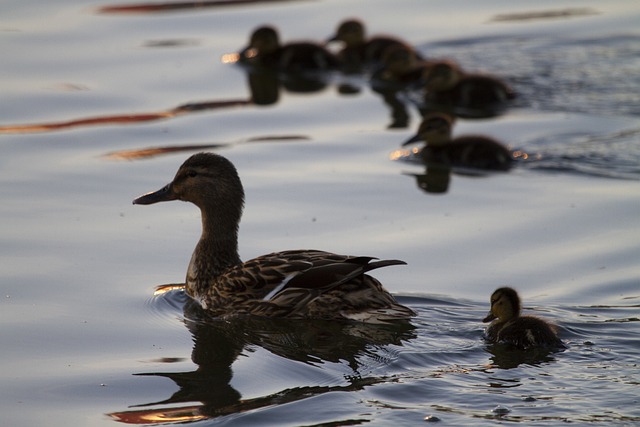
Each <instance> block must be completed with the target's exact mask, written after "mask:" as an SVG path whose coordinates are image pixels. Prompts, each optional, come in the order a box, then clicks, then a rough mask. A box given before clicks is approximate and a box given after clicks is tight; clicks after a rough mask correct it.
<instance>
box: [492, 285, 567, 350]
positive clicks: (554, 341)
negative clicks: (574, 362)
mask: <svg viewBox="0 0 640 427" xmlns="http://www.w3.org/2000/svg"><path fill="white" fill-rule="evenodd" d="M520 311H521V303H520V297H519V296H518V293H517V292H516V291H515V290H514V289H512V288H508V287H504V288H498V289H496V290H495V291H494V292H493V294H492V295H491V309H490V311H489V314H488V315H487V316H486V317H485V318H484V319H483V320H482V321H483V322H484V323H486V322H491V324H490V325H489V327H488V328H487V331H486V338H487V341H489V342H492V343H507V344H511V345H513V346H515V347H519V348H523V349H528V348H534V347H564V344H563V343H562V341H561V340H560V338H558V335H557V332H556V327H555V326H554V325H551V324H550V323H547V322H546V321H545V320H543V319H540V318H538V317H534V316H521V315H520Z"/></svg>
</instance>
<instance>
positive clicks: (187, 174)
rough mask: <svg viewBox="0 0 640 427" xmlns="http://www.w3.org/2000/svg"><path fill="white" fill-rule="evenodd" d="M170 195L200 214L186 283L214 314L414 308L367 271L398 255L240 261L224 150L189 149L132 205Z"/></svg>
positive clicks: (389, 314)
mask: <svg viewBox="0 0 640 427" xmlns="http://www.w3.org/2000/svg"><path fill="white" fill-rule="evenodd" d="M169 200H183V201H188V202H191V203H193V204H195V205H196V206H198V207H199V208H200V211H201V213H202V227H203V228H202V235H201V237H200V240H199V242H198V244H197V245H196V248H195V250H194V253H193V255H192V257H191V261H190V263H189V267H188V271H187V278H186V289H187V293H188V294H189V295H190V296H191V297H192V298H194V299H195V300H196V301H198V302H199V303H200V304H201V305H202V306H203V308H205V309H206V310H208V311H209V313H211V314H212V315H214V316H234V315H242V314H252V315H258V316H266V317H284V318H319V319H341V320H358V321H365V322H371V323H383V322H386V321H390V320H399V319H408V318H410V317H412V316H414V315H415V313H414V312H413V311H412V310H411V309H409V308H407V307H404V306H402V305H400V304H399V303H397V302H396V300H395V299H394V298H393V296H392V295H391V294H390V293H389V292H387V291H386V290H385V289H384V288H383V286H382V284H381V283H380V282H379V281H378V280H376V279H375V278H373V277H371V276H370V275H368V274H366V273H367V272H369V271H371V270H374V269H376V268H381V267H386V266H390V265H399V264H404V262H403V261H398V260H383V261H374V258H372V257H359V256H347V255H338V254H334V253H330V252H325V251H318V250H291V251H283V252H275V253H271V254H267V255H263V256H260V257H257V258H254V259H252V260H249V261H246V262H242V261H241V259H240V256H239V255H238V243H237V240H238V239H237V233H238V225H239V222H240V217H241V215H242V208H243V203H244V192H243V188H242V184H241V182H240V178H239V177H238V174H237V172H236V169H235V167H234V166H233V164H232V163H231V162H230V161H228V160H227V159H226V158H224V157H222V156H219V155H216V154H211V153H200V154H195V155H193V156H191V157H190V158H189V159H187V161H185V162H184V164H183V165H182V166H181V167H180V169H179V170H178V172H177V173H176V176H175V178H174V179H173V181H172V182H171V183H169V184H168V185H166V186H165V187H163V188H162V189H161V190H158V191H156V192H153V193H148V194H146V195H143V196H141V197H139V198H137V199H135V200H134V204H143V205H146V204H152V203H157V202H162V201H169Z"/></svg>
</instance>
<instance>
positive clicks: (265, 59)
mask: <svg viewBox="0 0 640 427" xmlns="http://www.w3.org/2000/svg"><path fill="white" fill-rule="evenodd" d="M239 56H240V59H239V61H240V63H242V64H245V65H247V66H251V67H262V68H264V69H269V70H276V71H282V72H286V73H302V72H322V71H331V70H335V69H337V68H338V67H339V64H340V61H339V60H338V59H337V58H336V57H335V55H333V54H332V53H331V52H329V51H328V50H327V49H325V48H324V47H322V46H320V45H318V44H315V43H312V42H293V43H286V44H281V43H280V37H279V35H278V32H277V31H276V29H275V28H273V27H270V26H263V27H260V28H257V29H256V30H255V31H254V32H253V33H252V34H251V37H250V39H249V45H248V46H247V47H246V48H245V49H243V50H242V51H241V52H240V54H239Z"/></svg>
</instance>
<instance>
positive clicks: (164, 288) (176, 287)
mask: <svg viewBox="0 0 640 427" xmlns="http://www.w3.org/2000/svg"><path fill="white" fill-rule="evenodd" d="M184 288H185V284H184V283H168V284H166V285H160V286H157V287H156V290H155V291H153V296H158V295H162V294H166V293H167V292H169V291H182V290H184Z"/></svg>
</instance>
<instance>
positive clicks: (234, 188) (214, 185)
mask: <svg viewBox="0 0 640 427" xmlns="http://www.w3.org/2000/svg"><path fill="white" fill-rule="evenodd" d="M170 200H182V201H185V202H191V203H193V204H195V205H196V206H198V207H199V208H200V210H201V211H203V213H214V214H216V213H217V215H215V216H220V215H221V213H223V214H224V216H226V217H229V218H230V219H231V220H232V221H236V222H237V221H239V220H240V216H241V215H242V207H243V204H244V191H243V189H242V183H241V182H240V178H239V177H238V172H237V171H236V168H235V167H234V166H233V164H232V163H231V162H230V161H229V160H227V159H226V158H224V157H222V156H220V155H218V154H213V153H199V154H194V155H193V156H191V157H189V158H188V159H187V160H186V161H185V162H184V163H183V164H182V166H180V168H179V169H178V172H177V173H176V176H175V177H174V178H173V181H171V182H170V183H169V184H167V185H165V186H164V187H162V188H161V189H160V190H158V191H154V192H151V193H147V194H145V195H142V196H140V197H138V198H137V199H135V200H134V201H133V204H135V205H150V204H153V203H158V202H166V201H170Z"/></svg>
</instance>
